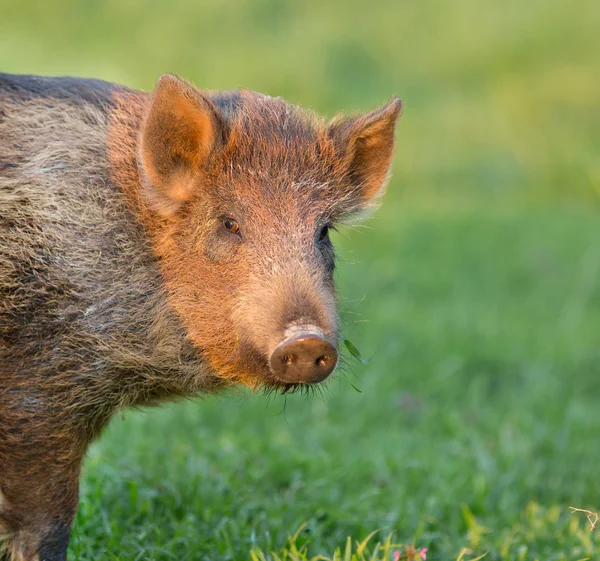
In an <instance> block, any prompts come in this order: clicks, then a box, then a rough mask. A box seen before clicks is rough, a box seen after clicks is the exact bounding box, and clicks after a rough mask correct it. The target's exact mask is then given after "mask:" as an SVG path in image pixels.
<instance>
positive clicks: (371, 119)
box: [329, 97, 402, 205]
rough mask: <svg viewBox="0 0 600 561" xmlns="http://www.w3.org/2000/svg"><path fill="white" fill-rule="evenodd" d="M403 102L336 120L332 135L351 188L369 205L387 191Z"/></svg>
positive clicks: (397, 100)
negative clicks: (396, 131) (396, 129)
mask: <svg viewBox="0 0 600 561" xmlns="http://www.w3.org/2000/svg"><path fill="white" fill-rule="evenodd" d="M401 110H402V102H401V101H400V100H399V99H398V98H397V97H394V98H393V99H392V100H391V101H389V102H388V103H386V104H385V105H384V106H383V107H380V108H378V109H375V110H374V111H371V112H370V113H367V114H365V115H359V116H357V117H351V118H347V119H340V118H338V119H334V121H333V122H332V123H331V125H330V126H329V134H330V136H331V138H332V139H333V141H334V143H335V145H336V149H337V150H338V153H341V155H342V158H343V159H344V160H345V165H346V167H347V173H348V177H349V179H350V182H351V184H352V189H353V191H354V192H357V194H358V195H359V196H360V198H361V202H362V203H363V204H365V205H368V204H369V203H370V202H372V201H373V200H375V199H376V198H377V196H378V195H381V194H382V193H383V191H384V190H385V185H386V182H387V181H386V180H387V178H388V172H389V169H390V164H391V161H392V154H393V150H394V127H395V124H396V121H397V119H398V116H399V115H400V112H401Z"/></svg>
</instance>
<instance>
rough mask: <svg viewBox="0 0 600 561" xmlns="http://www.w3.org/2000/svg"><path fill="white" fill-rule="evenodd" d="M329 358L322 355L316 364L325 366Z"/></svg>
mask: <svg viewBox="0 0 600 561" xmlns="http://www.w3.org/2000/svg"><path fill="white" fill-rule="evenodd" d="M327 362H328V360H327V357H326V356H320V357H319V358H318V359H317V360H316V361H315V364H316V365H317V366H319V367H322V366H325V365H326V364H327Z"/></svg>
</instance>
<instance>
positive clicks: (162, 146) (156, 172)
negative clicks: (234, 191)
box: [139, 74, 225, 216]
mask: <svg viewBox="0 0 600 561" xmlns="http://www.w3.org/2000/svg"><path fill="white" fill-rule="evenodd" d="M224 134H225V124H224V122H223V119H222V117H221V116H220V114H219V111H218V109H217V108H216V107H215V105H214V103H213V102H212V101H211V100H210V99H209V97H208V96H207V95H206V94H204V93H202V92H200V91H199V90H197V89H196V88H194V87H193V86H191V85H190V84H188V83H187V82H184V81H183V80H181V79H179V78H177V77H175V76H172V75H170V74H165V75H164V76H161V77H160V79H159V80H158V83H157V84H156V89H155V90H154V92H153V94H152V96H151V98H150V104H149V108H148V112H147V114H146V118H145V120H144V122H143V124H142V128H141V132H140V141H139V162H140V168H141V171H142V179H143V195H144V199H145V201H146V203H147V204H148V206H149V207H150V208H151V209H152V210H154V211H156V212H158V213H159V214H161V215H163V216H171V215H173V214H175V213H176V212H177V210H178V209H179V208H180V207H181V206H182V205H183V203H185V202H186V201H188V200H190V199H191V198H192V196H193V194H194V185H196V184H197V182H198V179H199V178H200V177H201V176H202V171H203V170H204V169H206V167H207V164H208V163H209V160H210V158H211V157H212V156H213V155H214V153H215V152H216V151H217V150H218V149H219V148H220V147H221V146H222V144H223V142H224Z"/></svg>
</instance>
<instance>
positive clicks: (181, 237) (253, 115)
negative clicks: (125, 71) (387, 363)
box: [139, 76, 400, 388]
mask: <svg viewBox="0 0 600 561" xmlns="http://www.w3.org/2000/svg"><path fill="white" fill-rule="evenodd" d="M399 110H400V102H399V101H398V100H393V101H392V102H390V103H389V104H388V105H386V106H384V107H383V108H382V109H379V110H376V111H374V112H372V113H370V114H367V115H364V116H360V117H357V118H353V119H347V120H341V119H338V120H336V121H334V122H333V123H331V124H329V125H326V124H324V123H323V121H321V120H319V119H317V118H316V117H315V116H313V115H311V114H308V113H306V112H303V111H301V110H299V109H298V108H296V107H293V106H290V105H288V104H286V103H285V102H283V101H282V100H280V99H273V98H269V97H266V96H262V95H260V94H255V93H252V92H245V91H241V92H235V93H223V94H210V95H209V94H206V93H202V92H199V91H198V90H196V89H194V88H193V87H192V86H190V85H188V84H187V83H185V82H182V81H181V80H179V79H177V78H174V77H172V76H164V77H162V78H161V79H160V81H159V83H158V85H157V89H156V91H155V93H154V95H153V98H152V101H151V104H150V107H149V110H148V114H147V116H146V119H145V122H144V125H143V127H142V132H141V136H140V158H139V161H140V169H141V172H142V177H143V189H144V192H143V196H144V199H145V201H146V205H147V207H148V209H149V210H150V211H151V212H153V213H155V215H156V216H157V217H160V218H159V221H160V224H161V227H160V229H159V230H158V234H157V236H156V239H155V240H154V243H155V246H156V248H157V252H158V254H159V256H160V258H161V266H162V273H163V276H164V278H165V282H166V285H167V287H168V291H169V299H170V302H171V304H172V305H173V306H174V308H175V309H176V311H177V312H178V314H179V315H180V317H181V318H182V319H183V321H184V324H185V326H186V328H187V330H188V335H189V337H190V339H191V340H192V341H193V342H194V343H195V345H196V346H197V348H198V349H199V350H200V351H201V352H202V354H203V355H204V357H205V358H206V360H207V361H208V362H209V364H210V365H211V366H212V368H213V370H214V372H215V373H216V375H218V376H220V377H222V378H228V379H233V380H238V381H241V382H243V383H245V384H247V385H250V386H257V385H263V384H264V385H268V386H276V387H282V388H288V387H291V386H297V385H301V384H311V383H315V382H319V381H321V380H324V379H325V378H326V377H327V376H328V375H329V374H330V373H331V372H332V371H333V369H334V368H335V365H336V363H337V339H338V319H337V313H336V306H335V294H334V283H333V269H334V251H333V246H332V245H331V241H330V239H329V230H330V229H331V228H332V227H334V225H335V224H336V223H338V222H339V221H341V220H344V219H346V218H348V217H349V216H353V215H356V214H357V213H360V212H361V211H363V210H365V208H367V207H369V206H370V205H371V204H372V203H373V201H374V199H375V197H376V196H377V195H378V194H379V193H380V191H381V189H382V185H383V183H384V182H385V178H386V175H387V172H388V168H389V164H390V160H391V155H392V146H393V130H394V123H395V121H396V118H397V116H398V114H399Z"/></svg>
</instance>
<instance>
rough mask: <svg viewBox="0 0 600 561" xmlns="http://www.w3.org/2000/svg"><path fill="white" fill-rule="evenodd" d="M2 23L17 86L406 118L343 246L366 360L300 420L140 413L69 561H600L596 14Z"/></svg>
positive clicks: (248, 7)
mask: <svg viewBox="0 0 600 561" xmlns="http://www.w3.org/2000/svg"><path fill="white" fill-rule="evenodd" d="M0 2H1V4H0V13H1V14H2V17H0V68H2V69H3V70H5V71H12V72H34V73H42V74H80V75H94V76H98V77H102V78H106V79H111V80H118V81H122V82H126V83H128V84H130V85H134V86H139V87H143V88H151V87H152V84H153V81H154V80H155V78H156V77H157V76H158V75H159V74H160V73H162V72H165V71H174V72H178V73H181V74H182V75H185V76H187V77H188V78H190V79H192V80H194V81H195V82H196V83H197V84H199V85H201V86H204V87H209V88H225V87H235V86H239V85H243V86H247V87H251V88H254V89H257V90H261V91H265V92H268V93H271V94H274V95H285V96H286V97H288V98H289V99H291V100H292V101H294V102H297V103H299V104H302V105H309V106H313V107H315V108H316V109H318V110H319V111H321V112H324V113H327V114H333V113H334V112H335V111H337V110H340V109H345V110H354V109H365V108H368V107H371V106H374V105H377V104H379V103H381V102H382V101H383V100H385V99H386V98H387V97H389V96H390V95H391V94H392V93H396V94H398V95H399V96H401V97H403V98H404V100H405V102H406V111H405V115H404V117H403V119H402V122H401V125H400V129H399V135H398V156H397V158H396V164H395V176H394V180H393V181H392V183H391V185H390V190H389V195H388V197H387V199H386V201H385V203H384V206H383V208H382V209H381V211H380V212H379V213H378V214H377V215H376V216H375V217H374V218H373V219H372V220H370V221H369V222H368V226H369V227H368V228H365V229H359V230H358V231H352V230H344V231H342V232H341V233H340V234H339V235H337V240H336V241H337V243H338V246H339V253H340V255H341V262H340V265H339V273H338V284H339V290H340V293H341V309H342V316H343V319H344V325H345V333H346V335H347V336H348V338H349V339H350V340H351V341H352V342H353V343H354V344H355V345H356V346H357V347H358V348H359V349H360V351H361V353H362V355H363V356H364V357H371V356H373V358H372V360H371V361H370V362H369V363H368V364H367V365H362V364H360V363H359V362H358V361H356V360H354V359H352V357H351V356H348V357H347V362H348V365H349V367H348V368H347V370H346V371H345V372H341V373H339V374H337V375H336V377H335V379H334V380H333V381H332V382H330V383H329V384H328V386H327V389H326V390H324V391H323V394H322V395H318V396H315V397H313V398H311V399H307V398H305V397H302V396H290V397H288V398H286V399H284V398H281V397H273V396H271V397H270V398H268V399H267V398H265V397H263V396H253V395H250V394H248V393H247V392H245V391H243V390H239V391H235V392H231V393H229V394H226V395H224V396H221V397H211V398H204V399H198V400H195V401H191V402H186V403H182V404H177V405H172V406H169V407H164V408H159V409H153V410H148V411H145V412H125V418H124V420H122V419H120V418H116V419H115V420H114V422H113V423H112V425H111V427H110V429H109V430H108V431H107V433H106V434H105V435H104V437H103V438H102V439H101V441H99V442H98V443H97V444H95V445H94V446H93V447H92V449H91V450H90V453H89V457H88V460H87V463H86V466H85V474H84V478H83V481H82V501H81V507H80V509H79V513H78V517H77V521H76V524H75V529H74V535H73V541H72V545H71V550H70V555H71V559H74V560H75V559H77V560H81V561H83V560H91V559H109V560H110V559H113V560H119V561H127V560H142V559H152V560H168V559H177V560H182V559H190V560H197V559H200V560H227V559H232V560H236V561H237V560H242V561H245V560H248V561H264V560H269V561H277V560H278V559H280V560H286V561H295V560H306V559H312V560H314V561H316V560H317V559H335V560H338V559H339V560H345V559H349V560H352V561H356V560H358V561H362V560H363V559H368V560H369V561H370V560H371V559H386V561H387V560H388V559H390V558H391V555H392V552H393V551H396V550H398V551H404V550H402V549H398V548H395V547H391V546H390V547H389V548H388V549H389V551H388V553H387V554H386V553H385V551H384V546H385V543H386V539H387V537H388V536H389V535H391V538H390V540H391V543H397V544H404V545H414V546H415V547H416V548H428V557H427V559H428V560H439V561H453V560H456V559H458V558H461V556H462V561H466V560H467V559H473V558H476V557H477V556H480V555H483V554H487V555H486V556H485V557H484V559H485V560H486V561H492V560H494V561H496V560H506V561H513V560H523V561H524V560H531V561H534V560H539V561H557V560H564V561H575V560H578V559H586V558H588V559H596V558H598V557H599V551H600V530H599V529H597V530H596V531H594V532H591V531H590V530H589V524H588V522H587V520H586V518H585V515H583V514H571V513H570V511H569V508H568V507H569V506H575V507H580V508H589V509H592V510H596V511H598V510H600V446H598V442H599V439H600V345H599V343H600V287H599V284H600V282H599V281H600V241H599V240H600V213H599V205H598V203H599V196H600V157H599V154H600V135H599V134H598V130H600V109H599V107H600V105H599V104H598V100H599V99H600V59H599V55H598V53H600V35H599V34H598V32H597V31H598V28H599V26H600V4H599V3H598V2H595V1H592V0H589V1H588V0H578V1H575V2H572V3H567V2H560V1H559V0H552V1H541V0H532V1H531V2H527V3H523V2H516V1H509V2H499V1H492V2H479V1H477V0H457V1H456V2H452V3H450V2H448V3H445V2H442V1H441V0H426V1H424V2H417V1H416V0H414V1H413V2H393V1H391V0H388V1H381V2H371V3H367V4H362V5H359V3H357V2H343V3H342V2H341V1H340V2H337V3H330V2H316V1H309V2H295V3H288V2H275V1H273V2H268V1H266V0H260V1H256V2H249V1H248V2H241V1H240V2H232V1H229V2H216V0H215V1H213V2H203V3H197V2H192V1H191V0H189V1H187V2H181V3H179V7H177V8H176V7H174V5H173V4H167V3H158V2H148V3H146V4H144V3H142V2H138V1H135V2H116V1H114V2H113V1H111V2H95V3H93V2H77V3H75V2H73V3H70V2H65V1H56V2H52V3H42V2H31V3H29V4H28V5H25V4H24V3H21V4H17V3H16V2H10V3H9V2H7V1H6V0H0ZM355 387H356V388H358V389H359V390H360V392H357V391H356V389H355ZM374 530H379V532H378V533H377V534H375V535H374V536H373V537H372V538H371V539H370V540H369V542H368V544H367V545H366V546H365V550H364V551H363V552H362V553H361V552H360V551H359V549H360V548H359V546H358V545H357V543H360V542H362V540H364V539H365V538H366V537H367V536H368V535H369V534H370V533H371V532H372V531H374ZM289 536H292V538H290V539H289ZM348 537H350V547H349V548H348V549H347V543H348V542H347V540H348ZM388 543H390V542H388ZM378 544H379V549H377V548H378ZM336 550H337V551H339V554H336ZM465 550H467V551H465ZM336 555H338V556H337V557H336ZM352 555H354V557H352ZM319 556H320V557H319Z"/></svg>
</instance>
